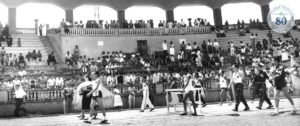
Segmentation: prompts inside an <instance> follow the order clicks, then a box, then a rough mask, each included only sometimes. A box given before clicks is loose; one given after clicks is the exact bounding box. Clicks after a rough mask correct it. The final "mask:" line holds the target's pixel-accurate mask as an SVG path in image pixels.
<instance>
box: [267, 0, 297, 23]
mask: <svg viewBox="0 0 300 126" xmlns="http://www.w3.org/2000/svg"><path fill="white" fill-rule="evenodd" d="M279 4H280V5H285V6H287V7H288V8H289V9H291V10H292V11H293V14H294V17H295V19H296V20H300V8H299V5H300V0H274V1H272V2H271V3H270V4H269V6H270V10H272V9H273V8H274V7H275V6H277V5H279Z"/></svg>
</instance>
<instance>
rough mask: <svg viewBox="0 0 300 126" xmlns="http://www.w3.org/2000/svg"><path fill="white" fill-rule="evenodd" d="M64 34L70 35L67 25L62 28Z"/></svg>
mask: <svg viewBox="0 0 300 126" xmlns="http://www.w3.org/2000/svg"><path fill="white" fill-rule="evenodd" d="M64 32H65V34H69V33H70V29H69V28H68V26H67V25H66V26H65V28H64Z"/></svg>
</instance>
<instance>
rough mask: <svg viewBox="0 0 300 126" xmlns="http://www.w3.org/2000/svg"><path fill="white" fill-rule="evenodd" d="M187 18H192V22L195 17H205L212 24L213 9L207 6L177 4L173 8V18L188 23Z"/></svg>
mask: <svg viewBox="0 0 300 126" xmlns="http://www.w3.org/2000/svg"><path fill="white" fill-rule="evenodd" d="M188 18H192V23H193V21H194V20H195V19H197V18H201V19H206V20H207V21H208V22H209V23H210V24H211V25H214V16H213V10H212V9H211V8H210V7H207V6H178V7H176V8H175V9H174V20H177V22H178V21H180V20H181V19H183V20H184V21H185V22H186V23H188V20H187V19H188Z"/></svg>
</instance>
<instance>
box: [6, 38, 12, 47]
mask: <svg viewBox="0 0 300 126" xmlns="http://www.w3.org/2000/svg"><path fill="white" fill-rule="evenodd" d="M6 43H7V46H8V47H11V46H12V44H13V38H12V37H9V38H8V39H7V40H6Z"/></svg>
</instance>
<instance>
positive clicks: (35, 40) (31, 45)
mask: <svg viewBox="0 0 300 126" xmlns="http://www.w3.org/2000/svg"><path fill="white" fill-rule="evenodd" d="M12 38H13V44H12V47H7V43H6V42H2V43H1V44H2V47H5V49H6V53H12V54H16V55H17V56H19V54H20V53H22V55H23V56H24V57H25V56H26V54H27V53H28V52H32V51H33V50H35V51H36V52H38V51H41V54H42V62H29V63H27V64H26V70H27V71H31V73H35V72H37V71H48V70H55V67H53V66H48V64H47V59H48V54H49V53H50V52H49V51H47V48H46V46H44V44H43V42H42V40H41V39H40V37H39V36H38V35H33V34H26V35H25V34H12ZM18 38H20V40H21V47H18V46H17V41H18ZM6 72H8V73H9V72H13V68H10V67H9V66H8V67H7V68H6Z"/></svg>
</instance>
